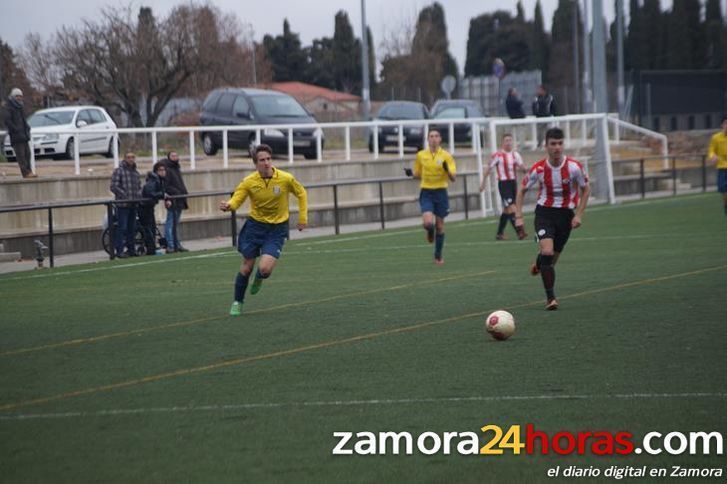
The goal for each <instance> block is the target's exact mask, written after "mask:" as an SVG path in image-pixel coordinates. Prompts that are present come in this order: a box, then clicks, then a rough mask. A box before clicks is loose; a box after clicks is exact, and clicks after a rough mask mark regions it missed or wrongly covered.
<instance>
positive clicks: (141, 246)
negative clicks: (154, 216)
mask: <svg viewBox="0 0 727 484" xmlns="http://www.w3.org/2000/svg"><path fill="white" fill-rule="evenodd" d="M112 211H113V224H114V231H116V230H117V227H118V221H117V219H116V207H114V208H113V209H112ZM153 235H154V249H155V250H161V249H166V247H167V239H165V238H164V236H163V235H162V233H161V232H160V231H159V227H158V226H157V224H156V223H155V224H154V234H153ZM101 245H102V246H103V250H104V251H106V253H107V254H108V255H111V254H113V253H114V250H115V247H114V241H113V240H111V230H110V227H106V228H105V229H104V231H103V233H102V234H101ZM134 252H135V253H137V254H142V255H143V254H146V243H145V242H144V232H143V227H142V226H141V224H140V223H139V214H138V212H137V214H136V233H135V234H134Z"/></svg>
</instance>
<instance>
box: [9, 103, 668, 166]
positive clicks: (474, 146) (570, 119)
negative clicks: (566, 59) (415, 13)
mask: <svg viewBox="0 0 727 484" xmlns="http://www.w3.org/2000/svg"><path fill="white" fill-rule="evenodd" d="M598 120H604V123H606V124H607V123H611V124H612V125H614V128H615V129H614V130H613V131H614V140H615V141H619V140H620V136H621V135H620V133H621V131H622V130H632V131H635V132H638V133H640V134H644V135H647V136H652V137H655V138H657V139H659V140H661V141H662V142H663V150H664V151H663V154H664V155H665V156H666V154H667V152H666V149H667V147H666V136H664V135H662V134H660V133H657V132H654V131H650V130H647V129H645V128H642V127H640V126H637V125H634V124H631V123H627V122H625V121H621V120H619V119H617V118H615V117H614V116H613V115H612V114H605V113H600V114H572V115H567V116H555V117H548V118H535V117H532V116H530V117H527V118H522V119H514V120H510V119H509V118H460V119H426V120H396V121H386V120H372V121H356V122H335V123H312V124H276V125H267V124H266V125H237V126H171V127H148V128H116V129H115V130H108V129H96V130H94V129H92V126H89V127H84V128H78V129H74V130H69V131H53V134H57V135H70V136H72V137H73V139H74V143H73V148H74V153H73V155H74V156H73V158H74V171H75V174H76V175H80V173H81V167H80V154H81V153H80V150H81V146H80V145H81V143H80V142H79V140H81V136H82V135H92V134H98V135H105V136H108V135H109V134H111V136H112V137H113V143H112V151H113V163H114V166H118V164H119V136H120V135H126V134H130V135H134V134H145V135H151V154H152V161H153V162H156V161H158V156H159V154H158V151H159V142H158V138H159V135H160V134H165V133H187V136H188V144H189V159H190V166H191V169H192V170H195V169H196V165H197V158H196V143H197V141H196V139H195V135H198V134H200V133H218V132H219V133H221V138H222V146H221V148H222V166H223V168H228V167H229V160H230V156H229V134H230V133H237V132H248V133H254V138H255V143H260V141H261V137H262V133H263V132H264V131H266V130H267V132H268V133H269V132H270V131H278V132H280V134H281V135H282V136H281V138H282V137H287V148H288V152H287V156H288V162H289V163H293V159H294V154H295V150H294V136H293V132H294V130H296V129H305V130H311V129H312V130H314V136H315V151H316V158H317V160H318V161H319V162H320V161H322V159H323V157H322V154H323V140H324V137H325V135H324V130H327V131H330V130H337V131H340V130H342V131H343V134H344V137H343V138H344V153H345V154H344V157H345V160H346V161H350V160H351V153H352V148H351V130H352V129H365V130H366V138H367V139H368V137H369V136H371V137H372V138H371V139H372V145H373V146H372V149H373V159H374V160H377V159H379V155H380V152H381V149H380V148H381V147H380V146H379V136H378V134H379V132H380V131H379V130H380V129H382V128H385V127H395V128H396V136H397V148H398V155H399V157H400V158H403V157H404V136H405V135H404V128H405V127H420V128H422V144H421V145H422V146H423V147H426V146H427V131H428V129H429V127H430V126H432V125H436V126H438V127H440V128H441V127H445V128H446V134H447V136H446V138H447V140H448V142H447V143H446V146H447V149H448V151H450V153H452V154H456V153H457V149H458V147H457V143H456V140H455V127H456V126H461V125H466V126H468V127H469V134H468V135H467V136H468V138H469V140H468V142H467V143H466V144H468V145H469V148H470V151H471V153H472V154H474V155H480V154H481V151H482V148H483V147H484V143H483V141H485V140H486V137H488V136H489V137H490V139H489V143H490V146H491V147H493V146H496V143H497V139H495V138H493V133H494V132H495V131H496V127H497V126H505V125H525V126H529V127H530V130H529V131H530V139H529V140H528V137H527V136H524V138H523V140H522V141H523V142H524V143H527V142H531V143H533V144H534V145H535V144H537V126H538V125H542V124H547V125H557V126H562V127H563V130H564V133H565V142H566V145H567V146H570V145H571V143H582V144H586V143H588V142H590V141H591V140H595V138H596V136H598V135H599V134H598V130H597V129H593V128H590V129H589V127H588V121H598ZM493 126H494V127H495V128H494V129H493ZM576 131H579V136H578V137H576V136H575V134H576ZM283 133H284V134H283ZM43 134H45V132H44V131H43V130H42V129H33V130H32V136H31V141H30V144H31V150H30V155H31V167H32V169H33V171H34V172H35V143H36V142H35V141H34V138H39V137H40V136H41V135H43ZM591 135H592V136H591ZM600 135H603V133H601V134H600ZM251 136H252V134H251ZM605 136H606V138H607V139H609V133H608V129H606V131H605ZM0 137H3V133H2V132H0ZM463 144H464V143H461V144H460V145H459V147H460V148H461V147H462V146H463Z"/></svg>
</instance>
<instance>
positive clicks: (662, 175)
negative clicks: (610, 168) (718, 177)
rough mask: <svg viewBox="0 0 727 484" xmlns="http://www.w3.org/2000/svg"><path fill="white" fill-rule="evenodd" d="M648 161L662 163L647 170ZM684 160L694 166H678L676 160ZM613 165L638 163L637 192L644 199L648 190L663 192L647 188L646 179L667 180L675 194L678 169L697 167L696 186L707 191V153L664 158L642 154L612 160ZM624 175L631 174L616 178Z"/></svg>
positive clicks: (672, 192)
mask: <svg viewBox="0 0 727 484" xmlns="http://www.w3.org/2000/svg"><path fill="white" fill-rule="evenodd" d="M690 160H691V161H693V162H696V163H689V161H690ZM649 161H658V162H660V163H659V164H660V165H662V167H661V168H659V169H656V170H650V171H648V170H647V169H646V163H647V162H649ZM680 161H681V162H686V164H687V165H690V164H692V165H694V164H696V166H686V167H684V166H682V167H679V166H678V162H680ZM613 163H614V165H624V164H632V165H636V164H638V177H637V178H636V179H637V180H638V185H639V190H638V193H639V194H640V198H641V199H644V198H646V194H647V193H650V192H663V191H664V190H648V189H647V181H648V180H669V185H670V188H669V190H670V191H671V194H672V195H677V193H678V188H679V182H680V177H679V171H680V170H681V171H682V172H685V171H687V170H689V169H697V170H698V171H699V175H698V177H697V178H696V186H697V187H699V188H701V191H702V192H703V193H704V192H706V191H707V186H708V185H707V155H705V154H701V153H694V154H683V155H671V156H667V157H666V159H665V157H664V156H643V157H640V158H624V159H619V160H613ZM626 176H633V175H617V176H616V179H624V177H626ZM691 185H692V186H695V183H691Z"/></svg>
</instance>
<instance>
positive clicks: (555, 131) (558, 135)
mask: <svg viewBox="0 0 727 484" xmlns="http://www.w3.org/2000/svg"><path fill="white" fill-rule="evenodd" d="M563 138H565V135H564V134H563V130H562V129H560V128H550V129H549V130H548V131H546V132H545V142H546V143H547V142H548V140H549V139H563Z"/></svg>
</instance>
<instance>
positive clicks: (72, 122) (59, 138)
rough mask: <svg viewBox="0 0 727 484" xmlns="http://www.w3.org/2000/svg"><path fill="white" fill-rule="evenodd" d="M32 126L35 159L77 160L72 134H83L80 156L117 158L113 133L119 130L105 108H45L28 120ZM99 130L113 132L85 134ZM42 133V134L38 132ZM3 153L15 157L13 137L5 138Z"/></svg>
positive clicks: (80, 135)
mask: <svg viewBox="0 0 727 484" xmlns="http://www.w3.org/2000/svg"><path fill="white" fill-rule="evenodd" d="M28 124H29V125H30V133H31V136H32V138H33V149H34V151H35V156H38V157H40V156H52V157H54V158H69V159H71V158H74V156H75V154H74V151H75V148H74V146H73V144H74V142H75V141H74V136H73V134H72V131H78V132H79V145H78V151H79V153H80V154H82V155H86V154H90V153H101V154H103V155H105V156H107V157H109V158H110V157H112V156H114V144H113V143H114V133H113V131H114V130H115V129H116V123H114V120H113V119H111V116H109V113H107V112H106V110H105V109H104V108H102V107H99V106H65V107H60V108H50V109H41V110H39V111H36V112H34V113H33V114H32V116H30V117H29V118H28ZM98 130H104V131H109V133H108V134H106V133H88V134H85V133H84V131H98ZM38 131H41V132H42V133H38ZM3 151H4V152H5V157H6V158H9V159H14V158H15V152H14V151H13V147H12V146H11V145H10V137H9V136H6V137H5V143H4V144H3Z"/></svg>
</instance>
